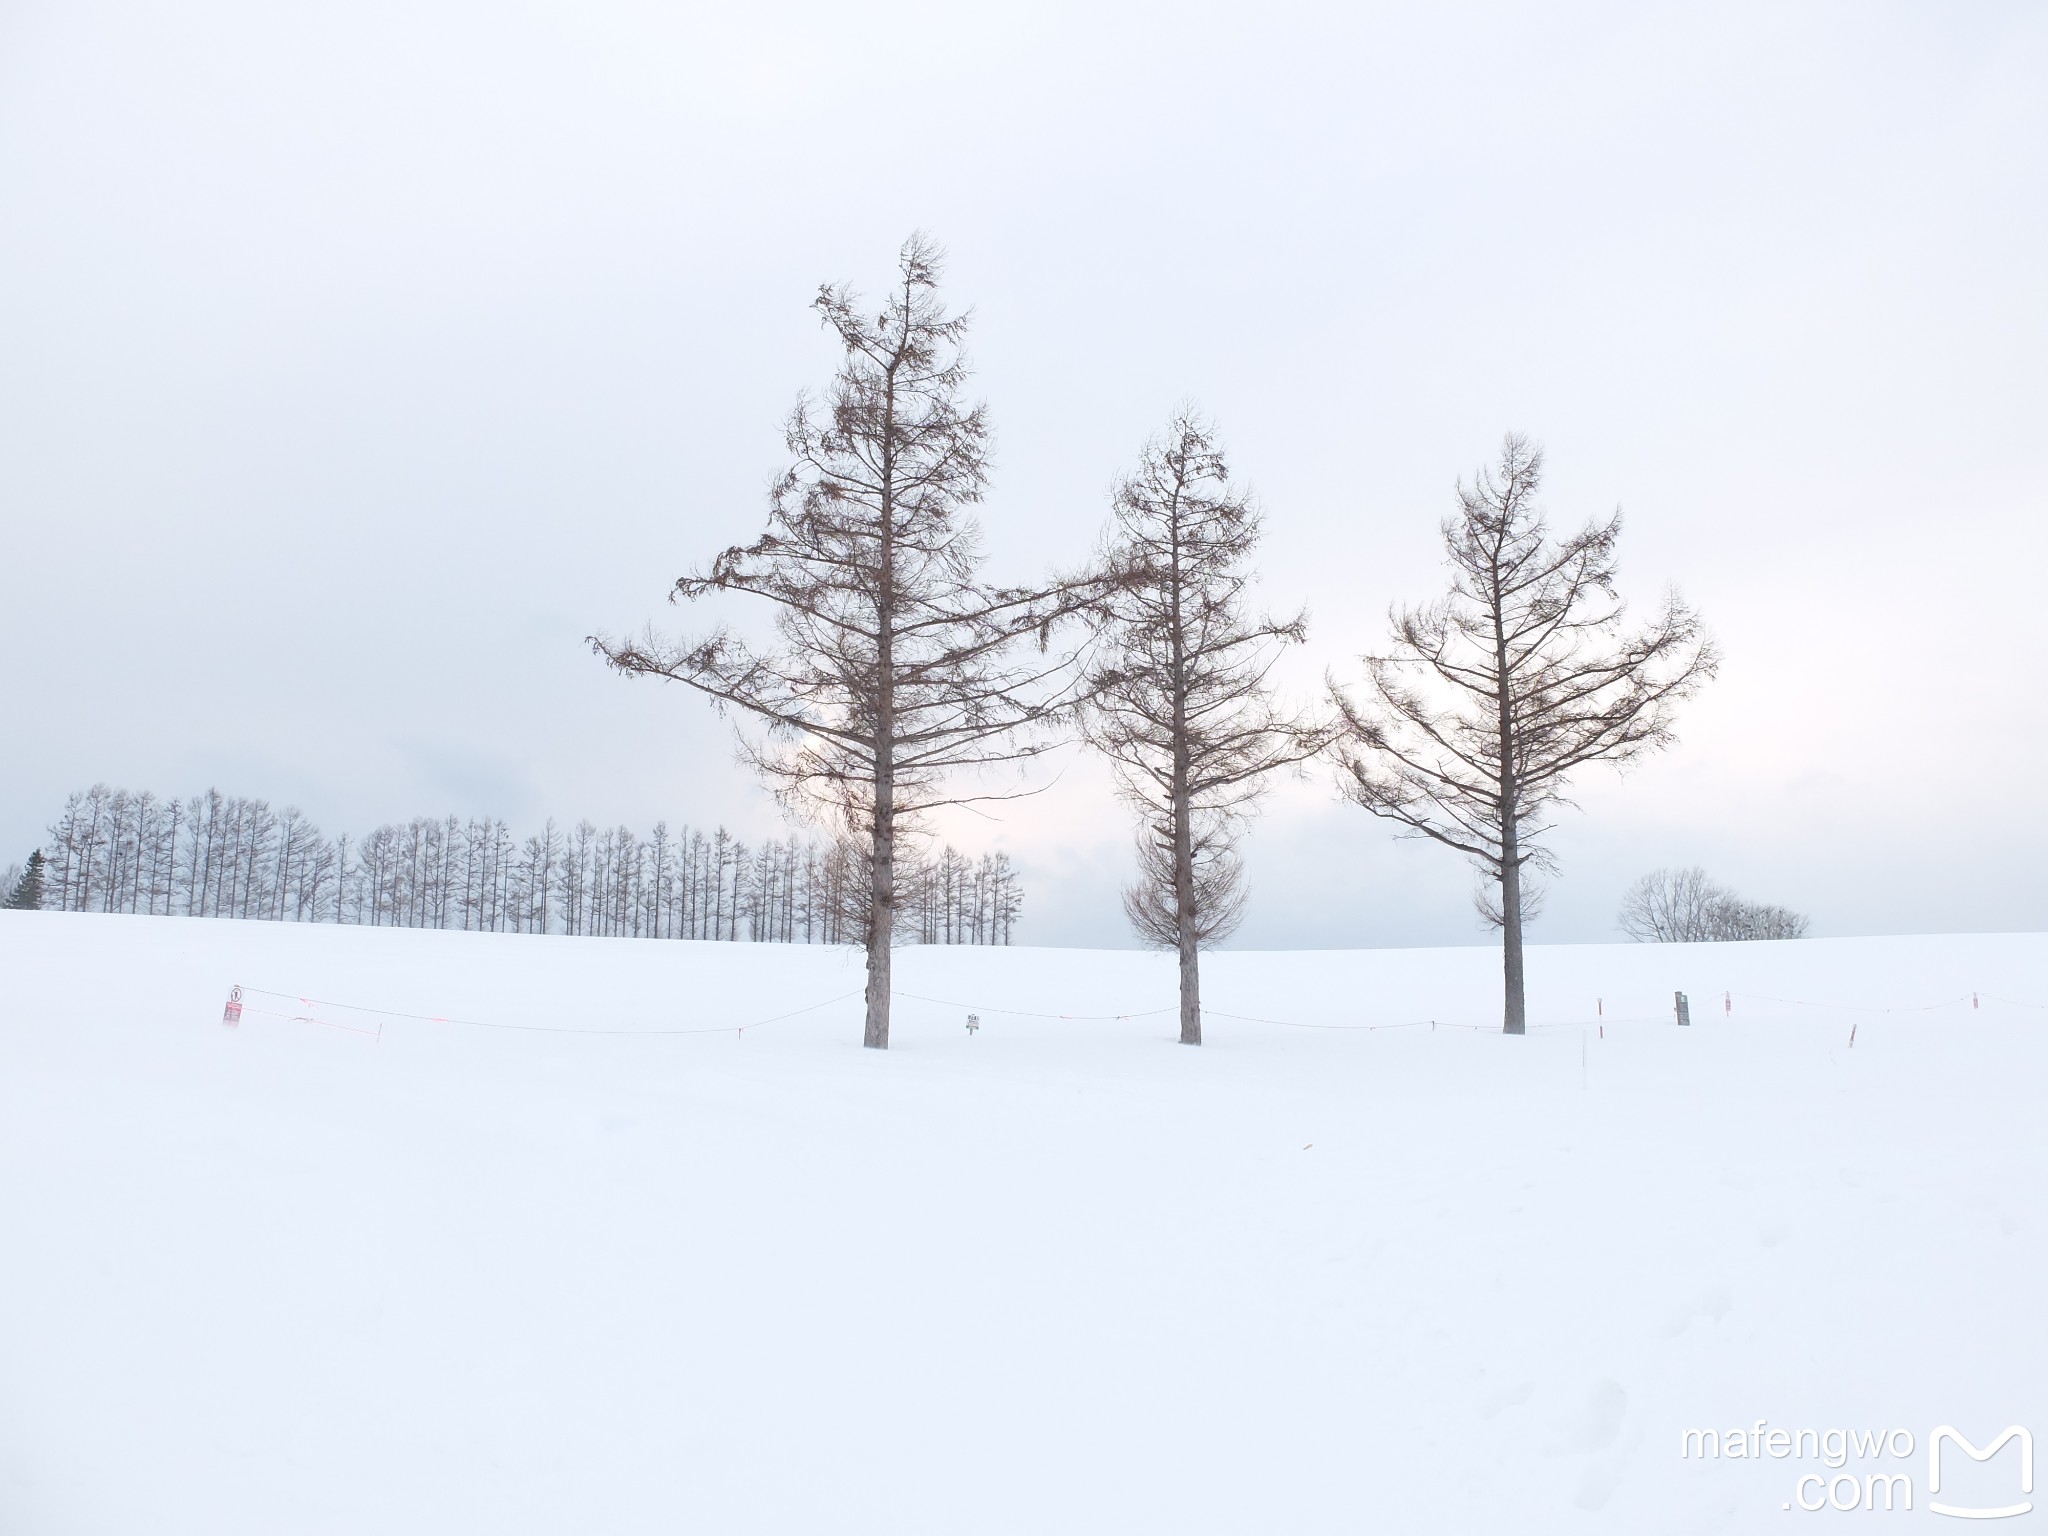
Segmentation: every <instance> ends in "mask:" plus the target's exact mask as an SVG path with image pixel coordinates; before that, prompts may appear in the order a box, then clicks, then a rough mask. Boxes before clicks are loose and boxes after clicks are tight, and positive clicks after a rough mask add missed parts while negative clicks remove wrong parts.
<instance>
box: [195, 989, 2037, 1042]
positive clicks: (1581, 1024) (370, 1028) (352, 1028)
mask: <svg viewBox="0 0 2048 1536" xmlns="http://www.w3.org/2000/svg"><path fill="white" fill-rule="evenodd" d="M864 991H865V989H864V988H859V987H856V988H855V989H854V990H852V991H850V992H842V993H840V994H839V995H838V996H837V997H828V998H826V999H824V1000H823V1001H822V1002H816V1003H808V1004H806V1005H805V1006H803V1007H801V1008H792V1009H790V1010H789V1011H788V1012H786V1013H777V1014H771V1015H769V1016H768V1017H766V1018H761V1019H752V1020H749V1021H748V1022H747V1023H744V1024H705V1025H692V1026H684V1027H672V1026H642V1027H630V1028H607V1027H603V1026H598V1027H584V1026H580V1025H571V1024H514V1023H506V1022H502V1021H498V1020H489V1019H463V1018H455V1017H452V1016H450V1015H447V1014H437V1013H405V1012H401V1011H399V1010H397V1009H391V1008H372V1007H369V1006H366V1005H364V1004H361V1003H343V1002H336V1001H333V1000H331V999H325V998H316V997H303V996H300V995H299V994H298V993H295V992H274V991H270V990H268V989H266V988H263V987H244V986H240V985H237V986H236V987H234V988H233V989H232V990H231V991H230V992H229V994H228V1003H227V1008H226V1010H225V1011H224V1012H223V1014H222V1022H223V1023H227V1024H235V1023H238V1022H239V1021H240V1019H241V1017H242V1015H243V1013H244V1012H247V1013H250V1014H253V1015H255V1016H257V1017H259V1018H267V1019H276V1020H279V1021H281V1022H284V1023H292V1024H317V1025H320V1026H321V1027H323V1028H326V1029H335V1030H340V1031H342V1032H344V1033H347V1034H356V1035H364V1036H368V1037H369V1038H371V1039H372V1040H373V1041H375V1042H378V1043H381V1042H382V1040H383V1038H384V1021H385V1020H386V1019H396V1020H403V1021H406V1022H410V1023H418V1024H451V1025H455V1026H457V1027H460V1028H464V1029H494V1030H505V1031H511V1032H514V1033H519V1034H543V1035H605V1036H613V1037H619V1036H648V1037H655V1036H682V1035H732V1036H733V1037H734V1038H735V1039H744V1038H745V1037H746V1033H747V1031H748V1030H750V1029H761V1028H765V1027H766V1026H768V1025H771V1024H780V1023H783V1022H784V1021H786V1020H789V1019H795V1018H801V1017H802V1016H803V1015H805V1014H809V1013H816V1012H818V1011H820V1010H821V1009H825V1008H830V1007H833V1006H835V1005H836V1004H839V1003H843V1002H847V1001H849V1000H851V999H853V998H856V997H860V996H862V995H863V994H864ZM245 995H246V996H254V997H262V998H270V999H273V1000H276V1001H279V1002H286V1003H297V1004H298V1005H299V1007H300V1008H301V1009H303V1010H305V1011H303V1012H290V1011H281V1010H279V1009H275V1008H261V1007H257V1006H254V1005H253V1004H249V1003H246V1002H245V1001H244V998H245ZM890 996H891V997H893V998H900V999H902V1000H903V1001H906V1002H918V1003H929V1004H931V1005H933V1006H935V1007H941V1008H960V1009H965V1010H968V1011H969V1012H970V1013H972V1014H974V1015H976V1016H977V1017H978V1016H979V1015H980V1014H984V1013H988V1014H997V1015H1000V1016H1002V1017H1005V1018H1016V1019H1053V1020H1061V1021H1065V1022H1070V1023H1125V1022H1129V1021H1131V1020H1134V1019H1151V1018H1158V1017H1159V1016H1160V1015H1162V1014H1169V1013H1175V1012H1177V1011H1178V1009H1177V1008H1176V1007H1174V1006H1167V1007H1163V1008H1146V1009H1138V1010H1133V1011H1131V1012H1127V1013H1043V1012H1033V1011H1031V1010H1028V1009H1022V1008H1000V1007H997V1006H995V1005H993V1004H989V1003H972V1002H963V1001H961V1000H959V999H957V998H947V997H928V996H925V995H924V994H922V993H917V992H891V993H890ZM1737 999H1741V1000H1742V1001H1744V1002H1749V1003H1769V1004H1775V1005H1778V1006H1781V1007H1790V1008H1815V1009H1829V1010H1834V1011H1837V1012H1843V1013H1854V1014H1877V1015H1887V1014H1893V1015H1917V1014H1929V1013H1938V1012H1941V1011H1942V1010H1944V1009H1964V1010H1970V1011H1978V1010H1981V1008H1982V1006H1983V1004H1984V1003H1985V1002H1993V1003H2001V1004H2004V1005H2005V1006H2008V1007H2013V1008H2026V1009H2031V1010H2034V1011H2037V1012H2038V1011H2048V1004H2044V1003H2034V1002H2027V1001H2025V1000H2024V999H2021V998H2010V997H2002V996H1999V995H1998V994H1996V993H1990V992H1969V993H1964V994H1960V995H1958V996H1956V997H1952V998H1944V999H1942V1000H1940V1001H1938V1002H1932V1003H1905V1004H1894V1005H1890V1006H1872V1005H1868V1004H1861V1003H1836V1002H1825V1001H1814V1000H1811V999H1807V998H1796V997H1773V996H1770V995H1767V994H1764V993H1757V992H1735V991H1723V993H1722V1001H1723V1009H1724V1013H1726V1014H1731V1015H1732V1014H1733V1012H1734V1008H1735V1002H1736V1000H1737ZM319 1009H326V1010H330V1011H333V1012H339V1013H348V1014H355V1015H360V1016H362V1017H363V1018H364V1019H365V1020H366V1022H365V1023H362V1024H352V1023H343V1022H338V1021H336V1020H334V1019H326V1018H322V1017H320V1016H319V1014H318V1013H317V1012H316V1011H315V1010H319ZM1202 1016H1203V1017H1204V1018H1205V1019H1229V1020H1231V1021H1232V1022H1235V1023H1242V1024H1265V1025H1270V1026H1272V1027H1274V1028H1278V1029H1309V1030H1318V1031H1327V1032H1332V1033H1347V1034H1349V1033H1363V1034H1369V1033H1374V1032H1377V1031H1380V1030H1391V1029H1425V1028H1426V1029H1429V1030H1431V1031H1435V1030H1438V1029H1462V1030H1469V1031H1476V1032H1479V1033H1493V1034H1498V1033H1499V1032H1500V1025H1498V1024H1471V1023H1466V1022H1463V1021H1459V1020H1450V1019H1401V1020H1390V1021H1387V1022H1383V1023H1318V1022H1311V1021H1306V1020H1300V1019H1279V1018H1271V1017H1267V1016H1264V1015H1260V1014H1249V1013H1227V1012H1225V1011H1224V1010H1222V1009H1220V1008H1204V1009H1203V1010H1202ZM1674 1022H1675V1020H1674V1019H1673V1018H1672V1017H1671V1016H1667V1015H1661V1014H1659V1015H1649V1016H1644V1015H1630V1016H1622V1015H1616V1014H1609V1013H1607V1012H1606V1005H1605V1000H1604V999H1602V1000H1600V1003H1599V1007H1598V1010H1597V1012H1596V1014H1595V1016H1594V1017H1592V1018H1582V1019H1559V1020H1549V1021H1543V1022H1537V1023H1532V1024H1530V1025H1529V1026H1528V1027H1529V1029H1530V1031H1531V1032H1535V1031H1538V1030H1554V1029H1579V1030H1584V1029H1590V1028H1594V1027H1596V1026H1597V1027H1598V1029H1599V1031H1600V1036H1601V1038H1602V1039H1605V1038H1606V1033H1607V1031H1606V1026H1607V1025H1609V1024H1630V1025H1643V1024H1648V1025H1658V1024H1663V1025H1671V1024H1674ZM1849 1043H1850V1045H1852V1046H1853V1045H1854V1044H1855V1043H1856V1031H1855V1028H1854V1027H1853V1026H1852V1027H1851V1029H1850V1032H1849Z"/></svg>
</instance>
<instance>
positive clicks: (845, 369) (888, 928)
mask: <svg viewBox="0 0 2048 1536" xmlns="http://www.w3.org/2000/svg"><path fill="white" fill-rule="evenodd" d="M939 269H940V253H939V251H938V250H937V248H936V247H935V246H934V245H933V244H932V243H931V242H930V241H929V240H927V239H925V238H924V237H923V236H920V235H913V236H912V237H911V238H910V239H909V240H908V241H907V242H905V244H904V246H903V248H902V252H901V256H900V271H899V277H898V280H897V283H896V286H895V287H894V288H893V289H892V290H891V292H890V295H889V298H888V300H887V302H886V303H885V304H884V305H882V306H881V308H880V311H879V313H877V312H874V311H870V310H867V309H864V308H863V307H862V304H861V301H860V300H859V299H857V298H856V297H855V296H854V294H853V293H851V292H850V291H849V290H847V289H846V288H844V287H827V288H823V289H821V290H820V291H819V294H818V297H817V300H816V303H815V306H814V307H815V308H816V309H817V311H818V314H819V316H820V317H821V319H822V320H823V322H824V324H825V326H826V327H827V328H828V329H829V330H831V331H832V332H833V334H834V336H835V337H836V339H837V341H838V343H839V345H840V348H841V352H842V360H841V363H840V366H839V369H838V372H837V373H836V374H835V375H834V377H833V380H832V383H831V385H830V387H829V388H828V390H827V391H826V394H825V397H824V399H823V401H822V402H813V401H811V400H808V399H805V400H802V401H800V402H799V403H798V405H797V407H796V409H795V410H794V411H793V412H792V413H791V414H790V417H789V420H788V424H787V428H786V433H785V436H786V441H787V444H788V449H789V452H790V455H791V457H792V459H793V463H792V464H791V466H790V468H789V469H788V471H787V472H786V473H785V474H784V475H783V476H782V478H781V480H780V481H779V482H778V483H777V484H776V486H775V487H774V490H773V492H772V494H771V497H770V506H769V519H768V531H767V532H766V533H765V534H763V535H762V537H761V538H760V539H758V540H757V541H755V542H754V543H753V544H750V545H745V546H737V547H734V548H731V549H728V550H726V551H725V553H723V554H722V555H720V556H718V557H717V559H716V560H714V561H713V562H712V563H711V566H710V569H709V571H708V572H706V573H704V574H701V575H691V576H685V577H683V578H682V579H681V580H679V581H678V582H677V583H676V584H675V589H674V591H673V592H672V593H671V601H674V600H676V599H685V600H692V601H694V600H696V599H698V598H701V597H705V596H708V595H710V594H713V593H720V592H738V593H744V594H746V595H748V596H751V597H756V598H760V599H763V600H765V601H766V602H767V603H768V604H769V605H770V608H771V610H772V612H773V614H774V621H775V628H776V632H777V635H778V636H779V639H780V642H781V643H780V645H779V647H778V648H776V649H773V650H764V649H757V648H756V647H754V646H752V645H750V644H748V643H747V642H745V641H743V640H741V639H740V638H738V637H736V636H735V635H733V634H731V633H730V632H729V631H726V630H723V629H720V630H716V631H714V632H713V633H711V634H710V635H708V636H706V637H704V638H701V639H696V640H690V641H685V642H681V643H675V642H669V641H664V640H661V639H658V638H656V636H655V635H654V633H653V632H652V631H651V630H650V631H649V632H648V633H647V635H646V637H645V638H644V639H642V640H639V641H637V642H626V643H615V642H613V641H611V640H608V639H606V638H604V637H601V636H599V637H593V639H592V644H593V646H594V647H595V648H596V650H597V651H598V652H599V653H600V654H601V655H603V656H604V657H605V658H606V659H607V660H608V661H609V662H610V663H611V664H612V665H613V666H614V667H616V668H618V669H619V670H620V671H621V672H624V673H627V674H628V675H639V676H650V677H663V678H668V679H671V680H673V681H676V682H680V683H684V684H687V685H688V686H689V687H691V688H694V689H696V690H698V691H699V692H701V693H703V694H705V695H706V696H707V697H709V698H710V699H711V700H712V701H713V702H714V703H715V704H717V705H718V706H719V707H720V709H721V710H726V711H730V710H738V711H740V712H741V715H742V717H743V718H748V719H751V721H752V722H753V723H754V724H755V725H756V726H758V727H760V729H759V730H757V731H753V732H748V731H744V730H743V731H742V732H741V750H742V754H743V757H744V758H745V760H746V761H747V762H748V763H750V764H751V765H752V766H753V767H754V768H755V769H757V770H758V771H759V772H760V773H761V774H762V775H763V777H764V778H765V779H766V780H767V782H768V783H769V784H770V785H771V786H773V787H774V789H775V790H776V792H777V794H778V795H779V796H780V797H781V798H782V800H783V802H784V803H785V804H786V805H789V806H791V807H792V808H800V809H804V810H807V811H809V812H811V813H812V814H821V813H822V814H824V815H826V816H829V817H830V818H832V819H834V820H836V821H837V822H838V823H839V824H840V825H842V826H843V827H844V828H845V829H846V830H847V831H848V832H849V833H850V834H852V835H854V836H857V837H858V838H859V839H860V841H861V843H862V845H863V848H864V851H865V853H866V856H867V863H868V881H867V886H868V896H869V912H868V930H867V1020H866V1028H865V1032H864V1034H863V1043H865V1044H866V1045H869V1046H873V1047H876V1048H886V1047H887V1045H888V1043H889V986H890V946H891V942H892V938H893V935H894V932H895V927H896V920H897V892H896V859H897V841H898V837H899V835H902V834H904V833H908V832H911V831H913V830H914V829H915V828H916V827H917V825H918V823H919V821H920V819H921V818H922V817H923V815H924V813H926V812H928V811H930V810H932V809H934V808H935V807H937V806H940V805H945V804H952V803H959V802H961V801H964V800H973V799H988V798H994V797H996V794H997V792H996V791H994V790H985V791H983V792H980V793H977V792H975V791H974V789H973V787H972V786H965V787H961V786H959V784H958V781H959V779H960V778H961V776H962V775H963V774H971V773H974V772H976V771H977V770H983V769H987V768H990V767H992V766H994V765H996V764H1002V763H1015V762H1017V761H1019V760H1021V759H1023V758H1027V757H1029V756H1031V755H1033V754H1034V753H1036V752H1039V751H1041V750H1044V749H1045V748H1046V747H1047V746H1049V745H1050V744H1051V742H1050V739H1049V736H1048V735H1047V734H1046V733H1044V732H1042V731H1034V730H1033V729H1032V728H1033V727H1036V726H1042V725H1045V724H1047V723H1049V721H1050V720H1051V719H1052V718H1053V717H1054V716H1055V715H1056V714H1057V713H1058V712H1059V711H1060V710H1061V709H1062V708H1063V707H1064V706H1065V705H1067V704H1068V703H1070V702H1071V696H1072V691H1073V679H1074V678H1075V677H1076V676H1077V675H1078V674H1077V672H1076V670H1075V669H1073V668H1071V667H1070V666H1069V665H1067V662H1066V659H1065V658H1064V657H1061V656H1058V655H1054V654H1049V653H1048V650H1047V647H1046V638H1047V635H1048V632H1049V630H1050V628H1051V626H1052V625H1053V624H1054V623H1055V622H1056V621H1057V620H1059V619H1061V618H1062V617H1064V616H1066V615H1067V614H1069V613H1071V612H1072V611H1073V610H1074V608H1075V606H1076V605H1077V604H1078V603H1079V601H1080V600H1081V599H1080V595H1079V594H1078V592H1077V590H1076V589H1075V588H1074V587H1072V586H1070V585H1069V584H1067V583H1054V584H1052V585H1050V586H1047V587H1044V588H1040V589H1032V590H1027V589H1020V588H999V587H994V586H990V585H988V584H987V583H985V582H984V581H983V579H982V577H981V574H980V569H981V564H982V556H981V551H980V548H979V538H978V531H977V529H976V527H975V524H974V523H973V521H972V519H971V517H970V516H969V511H970V509H971V508H972V507H973V506H974V505H975V504H976V503H977V502H979V501H980V499H981V496H982V491H983V487H984V485H985V483H986V481H987V476H988V457H987V439H988V423H987V419H986V413H985V408H984V407H982V406H980V405H974V406H968V405H966V404H964V403H963V400H962V390H963V388H964V386H965V383H966V379H967V369H966V364H965V361H964V359H963V357H962V354H961V341H962V337H963V335H964V333H965V330H966V325H967V321H966V317H965V316H950V315H948V314H947V313H946V311H945V309H944V307H943V305H942V304H941V303H940V300H939V298H938V294H937V285H938V279H939ZM1034 636H1035V637H1036V638H1037V640H1038V642H1039V645H1038V648H1037V650H1036V652H1035V653H1031V654H1029V655H1027V656H1025V657H1023V659H1019V655H1020V650H1021V649H1022V648H1021V647H1020V646H1019V645H1018V642H1019V641H1021V640H1024V639H1025V638H1027V637H1034Z"/></svg>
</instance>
